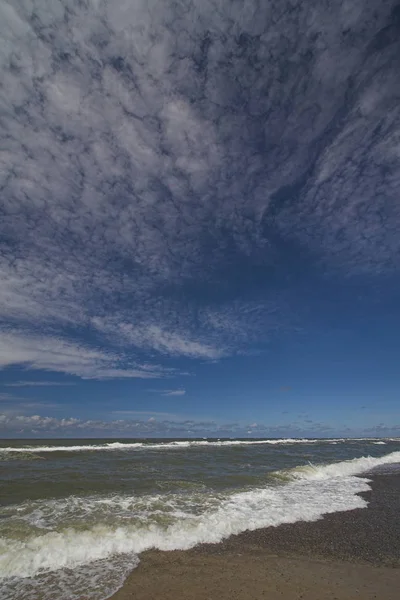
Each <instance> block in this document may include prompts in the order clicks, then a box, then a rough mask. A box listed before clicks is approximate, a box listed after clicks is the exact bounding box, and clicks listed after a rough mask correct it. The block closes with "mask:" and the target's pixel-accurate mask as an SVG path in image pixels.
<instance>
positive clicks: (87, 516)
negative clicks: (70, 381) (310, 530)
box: [0, 438, 400, 600]
mask: <svg viewBox="0 0 400 600" xmlns="http://www.w3.org/2000/svg"><path fill="white" fill-rule="evenodd" d="M399 464H400V439H399V438H387V439H334V440H333V439H330V440H318V439H309V440H306V439H301V440H298V439H297V440H296V439H281V440H276V439H273V440H272V439H271V440H249V439H246V440H215V439H207V440H206V439H202V440H165V439H163V440H122V439H120V440H104V439H101V440H93V439H90V440H4V441H2V442H0V598H1V599H2V600H77V599H80V598H82V597H84V598H85V599H88V600H103V599H105V598H107V597H109V596H110V595H112V594H113V593H114V592H115V591H116V590H117V589H118V588H119V587H120V586H121V585H122V584H123V582H124V580H125V578H126V576H127V575H128V573H129V572H130V571H131V570H132V569H133V568H134V567H135V566H136V565H137V564H138V562H139V560H140V553H141V552H143V551H144V550H147V549H150V548H159V549H161V550H172V549H178V548H179V549H187V548H191V547H193V546H194V545H196V544H199V543H202V542H218V541H221V540H222V539H224V538H226V537H228V536H229V535H232V534H236V533H240V532H242V531H245V530H248V529H250V530H254V529H258V528H262V527H269V526H277V525H279V524H281V523H293V522H296V521H313V520H316V519H319V518H322V517H323V515H324V514H328V513H333V512H337V511H345V510H351V509H355V508H365V507H367V502H366V501H365V500H364V499H363V498H362V497H360V496H359V495H358V493H359V492H363V491H367V490H368V489H369V486H368V474H369V473H370V472H371V471H373V470H375V469H377V470H380V471H381V472H382V471H384V470H393V469H395V470H396V469H399V468H400V467H399Z"/></svg>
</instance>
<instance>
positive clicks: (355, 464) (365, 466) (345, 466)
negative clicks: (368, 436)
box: [291, 452, 400, 481]
mask: <svg viewBox="0 0 400 600" xmlns="http://www.w3.org/2000/svg"><path fill="white" fill-rule="evenodd" d="M393 463H400V452H392V453H391V454H386V455H385V456H381V457H379V458H375V457H372V456H363V457H361V458H354V459H353V460H345V461H343V462H338V463H332V464H329V465H312V464H310V465H307V466H305V467H297V468H295V469H293V470H292V471H291V475H292V477H293V478H296V479H306V480H309V481H310V480H323V479H333V478H335V477H346V476H351V475H358V474H361V473H366V472H367V471H371V469H373V468H375V467H378V466H380V465H386V464H393Z"/></svg>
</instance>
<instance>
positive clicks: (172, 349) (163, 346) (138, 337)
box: [92, 318, 223, 359]
mask: <svg viewBox="0 0 400 600" xmlns="http://www.w3.org/2000/svg"><path fill="white" fill-rule="evenodd" d="M92 324H93V325H94V327H96V329H98V330H99V331H101V332H102V333H104V334H106V335H108V336H110V337H111V339H117V340H119V341H121V342H122V343H123V344H125V345H132V346H134V347H136V348H144V349H152V350H155V351H157V352H159V353H160V354H166V355H169V356H184V357H188V358H212V359H215V358H219V357H221V356H223V350H222V349H218V348H215V347H213V346H212V345H210V344H206V343H204V342H202V341H199V340H194V339H190V333H187V332H185V333H181V332H179V333H178V332H176V331H175V332H171V331H166V330H163V329H162V328H161V327H159V326H158V325H155V324H149V325H146V326H133V325H131V324H130V323H123V322H122V323H121V322H118V321H117V322H116V321H115V320H114V319H108V320H105V319H100V318H94V319H92Z"/></svg>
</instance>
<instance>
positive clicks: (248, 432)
mask: <svg viewBox="0 0 400 600" xmlns="http://www.w3.org/2000/svg"><path fill="white" fill-rule="evenodd" d="M0 432H1V433H2V435H3V436H5V437H7V436H11V437H12V436H15V435H17V434H20V435H22V434H23V435H28V436H33V437H41V436H47V435H49V436H54V435H57V437H78V438H79V437H82V435H83V434H84V435H85V436H87V435H89V436H106V435H120V436H121V437H122V436H124V435H127V436H133V437H135V436H136V437H157V436H161V437H174V436H184V437H203V436H207V437H210V436H214V437H230V436H233V437H243V436H244V437H246V436H247V437H253V438H257V437H271V438H285V437H299V438H300V437H321V436H323V437H326V436H331V437H333V434H334V430H333V428H332V427H330V426H329V425H327V424H324V423H314V424H313V425H310V426H302V425H299V424H298V423H288V424H286V425H272V426H269V425H267V424H258V423H252V424H251V425H246V424H243V423H216V422H215V421H193V420H189V419H185V420H183V419H182V420H178V419H171V418H158V417H150V418H146V419H140V418H139V419H138V418H132V419H128V418H125V419H115V420H111V421H104V420H93V419H89V420H82V419H76V418H74V417H66V418H56V417H49V416H41V415H30V416H27V415H16V414H12V413H3V414H1V413H0ZM399 432H400V425H385V424H383V423H380V424H379V425H376V426H375V427H371V428H368V429H365V430H361V431H360V430H358V431H354V430H351V429H348V430H347V433H346V435H347V436H352V435H360V434H365V435H369V436H380V437H382V436H390V435H398V434H399Z"/></svg>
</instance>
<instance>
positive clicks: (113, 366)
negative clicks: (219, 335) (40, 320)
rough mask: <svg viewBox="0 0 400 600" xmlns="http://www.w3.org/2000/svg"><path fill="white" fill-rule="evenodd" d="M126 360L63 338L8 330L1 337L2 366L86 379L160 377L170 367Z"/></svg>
mask: <svg viewBox="0 0 400 600" xmlns="http://www.w3.org/2000/svg"><path fill="white" fill-rule="evenodd" d="M126 361H127V357H126V356H124V355H122V354H119V355H118V354H115V353H113V352H105V351H102V350H100V349H95V348H92V347H91V348H89V347H87V346H85V345H84V344H76V343H72V342H70V341H66V340H64V339H61V338H59V337H52V336H46V337H44V336H35V335H31V334H21V333H19V332H8V333H5V334H3V335H2V336H1V338H0V369H1V368H4V367H7V366H13V365H17V364H19V365H23V366H24V367H25V368H26V369H40V370H44V371H55V372H61V373H68V374H71V375H76V376H79V377H82V378H84V379H93V378H95V379H108V378H140V379H157V378H160V377H165V376H166V375H167V374H168V370H166V369H164V368H163V367H160V366H159V367H157V366H154V365H146V364H135V363H133V364H132V362H131V363H130V364H126Z"/></svg>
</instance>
